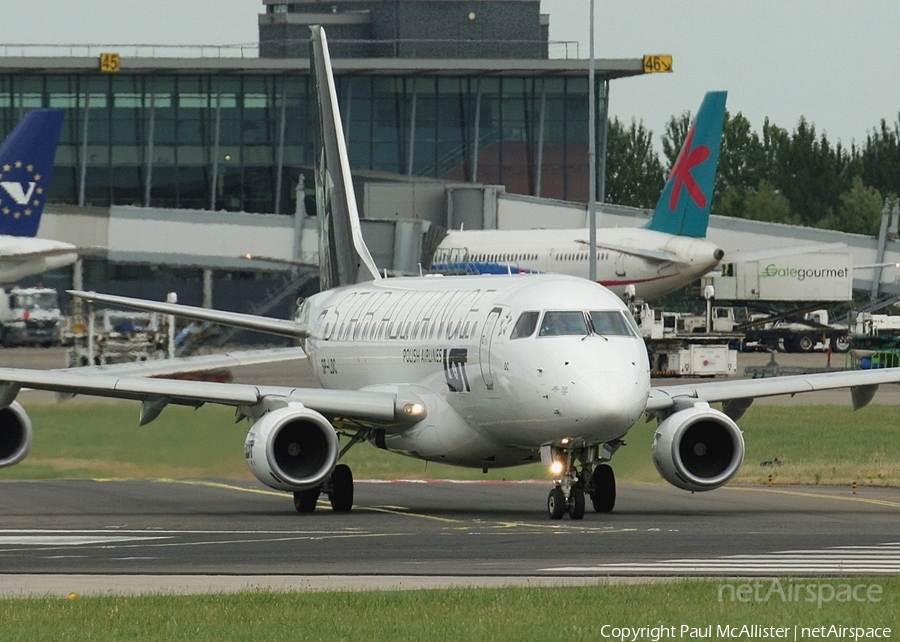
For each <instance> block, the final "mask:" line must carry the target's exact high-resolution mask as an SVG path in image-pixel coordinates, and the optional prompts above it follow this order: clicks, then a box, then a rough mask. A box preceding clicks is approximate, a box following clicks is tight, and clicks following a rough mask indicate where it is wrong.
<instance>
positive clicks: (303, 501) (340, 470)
mask: <svg viewBox="0 0 900 642" xmlns="http://www.w3.org/2000/svg"><path fill="white" fill-rule="evenodd" d="M323 493H324V494H326V495H328V499H329V500H330V501H331V510H333V511H334V512H335V513H349V512H350V509H351V508H352V507H353V473H352V472H351V471H350V466H348V465H347V464H338V465H337V466H335V467H334V470H333V471H332V472H331V477H330V478H329V479H328V481H326V482H325V483H324V484H322V485H320V486H316V487H315V488H310V489H308V490H301V491H298V492H295V493H294V508H296V509H297V512H298V513H311V512H313V511H314V510H316V504H317V503H318V501H319V495H321V494H323Z"/></svg>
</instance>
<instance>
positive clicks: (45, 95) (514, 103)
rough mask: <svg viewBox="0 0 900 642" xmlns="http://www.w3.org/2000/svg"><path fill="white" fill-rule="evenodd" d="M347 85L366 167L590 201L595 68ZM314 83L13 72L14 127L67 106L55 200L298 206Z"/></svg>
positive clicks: (346, 77)
mask: <svg viewBox="0 0 900 642" xmlns="http://www.w3.org/2000/svg"><path fill="white" fill-rule="evenodd" d="M336 80H337V85H338V94H339V99H340V106H341V111H342V116H343V119H344V126H345V130H346V131H345V133H346V135H347V143H348V150H349V154H350V161H351V165H352V167H353V169H354V170H372V171H378V172H388V173H394V174H411V175H414V176H425V177H433V178H445V179H450V180H458V181H473V182H480V183H488V184H501V185H505V186H506V190H507V191H508V192H511V193H518V194H534V195H540V196H544V197H550V198H559V199H567V200H575V201H582V202H583V201H586V200H587V196H588V182H587V181H588V171H587V147H588V145H587V136H588V134H587V132H588V123H587V111H588V106H587V78H586V77H580V76H579V77H574V76H566V75H559V76H552V75H551V76H543V77H537V76H528V77H510V76H503V77H497V76H479V75H468V76H452V75H419V76H411V75H390V74H372V73H363V72H359V73H356V74H343V75H339V76H338V77H337V79H336ZM597 85H598V93H599V92H600V91H601V90H602V87H603V83H602V82H600V83H597ZM311 89H312V88H311V87H310V83H309V77H308V76H307V75H305V74H297V73H291V74H285V73H260V72H249V71H247V72H243V73H231V74H229V73H193V72H192V73H187V72H178V73H175V72H166V71H157V72H154V73H152V74H129V73H125V72H122V73H119V74H115V75H99V74H97V73H90V72H82V73H73V74H69V75H62V74H61V73H60V72H59V71H58V70H57V71H55V72H44V73H42V72H31V73H28V74H20V73H0V129H2V130H3V133H4V134H5V133H7V132H9V131H10V130H12V128H13V127H14V126H15V124H16V123H17V122H18V121H19V119H20V118H21V117H22V115H23V114H24V112H25V111H27V110H28V109H31V108H34V107H63V108H65V109H67V110H68V114H67V117H66V120H65V123H64V126H63V133H62V139H61V141H60V147H59V151H58V152H57V156H56V168H55V170H54V176H53V182H52V185H51V188H50V200H51V201H52V202H56V203H70V204H85V205H94V206H109V205H139V206H140V205H150V206H155V207H172V208H197V209H210V208H213V209H217V210H222V209H224V210H229V211H241V210H242V211H246V212H278V213H284V212H293V211H294V209H295V198H296V191H295V189H296V186H297V182H298V177H299V175H300V174H301V173H304V174H305V176H306V189H307V191H309V190H311V189H312V180H311V169H312V163H313V131H314V130H313V122H312V119H313V111H312V108H313V100H314V97H313V94H312V91H311ZM598 104H600V103H598Z"/></svg>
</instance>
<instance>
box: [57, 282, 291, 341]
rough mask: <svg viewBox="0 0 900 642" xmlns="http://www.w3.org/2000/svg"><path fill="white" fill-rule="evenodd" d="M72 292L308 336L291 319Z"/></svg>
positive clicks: (86, 297) (125, 304)
mask: <svg viewBox="0 0 900 642" xmlns="http://www.w3.org/2000/svg"><path fill="white" fill-rule="evenodd" d="M68 292H69V294H71V295H72V296H75V297H78V298H80V299H84V300H85V301H94V302H96V303H108V304H110V305H118V306H122V307H125V308H134V309H135V310H146V311H147V312H161V313H162V314H173V315H175V316H180V317H184V318H186V319H194V320H196V321H210V322H212V323H221V324H222V325H228V326H232V327H235V328H242V329H244V330H255V331H256V332H265V333H266V334H273V335H276V336H279V337H291V338H294V339H300V338H303V337H304V336H305V335H306V328H305V326H303V325H301V324H299V323H296V322H294V321H288V320H287V319H272V318H269V317H260V316H256V315H254V314H243V313H241V312H224V311H221V310H212V309H209V308H197V307H194V306H190V305H180V304H178V303H163V302H160V301H147V300H144V299H132V298H130V297H125V296H115V295H112V294H97V293H96V292H83V291H81V290H68Z"/></svg>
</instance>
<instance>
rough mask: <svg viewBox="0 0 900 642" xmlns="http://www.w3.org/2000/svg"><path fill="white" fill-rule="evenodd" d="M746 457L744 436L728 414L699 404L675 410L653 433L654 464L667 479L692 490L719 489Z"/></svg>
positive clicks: (671, 482) (675, 484) (680, 486)
mask: <svg viewBox="0 0 900 642" xmlns="http://www.w3.org/2000/svg"><path fill="white" fill-rule="evenodd" d="M743 460H744V436H743V434H742V433H741V429H740V428H738V426H737V424H736V423H734V421H733V420H732V419H731V418H730V417H728V415H726V414H725V413H722V412H719V411H718V410H715V409H713V408H710V407H709V406H708V405H706V404H698V405H696V406H693V407H692V408H688V409H686V410H680V411H678V412H676V413H673V414H672V415H670V416H669V417H668V418H666V420H665V421H663V422H662V423H661V424H660V425H659V427H658V428H657V429H656V434H655V435H654V436H653V463H654V464H655V465H656V469H657V470H658V471H659V474H660V475H662V476H663V478H664V479H665V480H666V481H667V482H669V483H670V484H672V485H673V486H677V487H678V488H682V489H684V490H690V491H703V490H715V489H716V488H719V487H720V486H723V485H725V484H726V483H727V482H728V480H730V479H731V478H732V477H734V475H735V473H737V471H738V469H739V468H740V467H741V462H742V461H743Z"/></svg>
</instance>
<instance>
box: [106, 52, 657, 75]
mask: <svg viewBox="0 0 900 642" xmlns="http://www.w3.org/2000/svg"><path fill="white" fill-rule="evenodd" d="M644 66H645V67H646V63H644ZM120 69H121V67H120V65H119V54H117V53H105V54H100V71H102V72H103V73H107V74H114V73H116V72H118V71H119V70H120Z"/></svg>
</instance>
